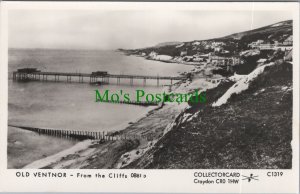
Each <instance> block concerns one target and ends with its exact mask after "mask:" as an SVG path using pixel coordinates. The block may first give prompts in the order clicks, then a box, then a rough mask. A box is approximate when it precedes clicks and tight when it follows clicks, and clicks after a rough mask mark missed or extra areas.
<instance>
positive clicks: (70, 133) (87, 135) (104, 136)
mask: <svg viewBox="0 0 300 194" xmlns="http://www.w3.org/2000/svg"><path fill="white" fill-rule="evenodd" d="M8 126H10V127H16V128H20V129H24V130H28V131H33V132H36V133H38V134H39V135H50V136H55V137H61V138H71V139H78V140H84V139H92V140H102V141H117V140H126V139H149V137H148V136H143V135H134V134H132V135H126V134H114V133H109V132H106V131H83V130H66V129H50V128H38V127H28V126H19V125H8Z"/></svg>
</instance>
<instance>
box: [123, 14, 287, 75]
mask: <svg viewBox="0 0 300 194" xmlns="http://www.w3.org/2000/svg"><path fill="white" fill-rule="evenodd" d="M292 40H293V21H292V20H287V21H282V22H278V23H275V24H272V25H268V26H265V27H262V28H258V29H254V30H250V31H245V32H239V33H235V34H231V35H228V36H224V37H220V38H214V39H209V40H194V41H190V42H182V43H179V42H171V43H162V44H158V45H156V46H153V47H147V48H141V49H132V50H122V51H123V52H125V53H127V54H129V55H139V56H143V57H145V58H146V59H149V60H158V61H163V62H169V63H170V62H172V63H184V64H190V65H203V63H210V64H213V65H214V66H215V70H216V72H215V73H218V74H221V75H224V76H230V75H233V74H234V73H238V74H248V73H250V72H251V71H252V70H254V68H255V67H256V65H257V64H258V61H259V60H260V59H262V60H265V59H267V58H269V56H275V55H281V56H280V57H278V58H282V57H283V56H284V55H286V53H285V52H286V51H287V50H290V49H291V47H292ZM276 53H277V54H276ZM217 58H219V59H217ZM221 58H223V59H224V60H221ZM228 64H229V65H230V66H231V67H230V68H228V67H227V66H228ZM229 69H230V71H228V70H229Z"/></svg>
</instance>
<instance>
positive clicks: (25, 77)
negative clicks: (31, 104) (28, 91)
mask: <svg viewBox="0 0 300 194" xmlns="http://www.w3.org/2000/svg"><path fill="white" fill-rule="evenodd" d="M62 77H63V78H62ZM60 78H62V79H60ZM84 78H89V83H91V84H93V83H100V84H109V83H110V81H109V79H110V78H113V79H116V80H117V84H121V79H129V80H130V85H133V80H134V79H140V80H143V84H144V85H146V80H156V81H157V86H159V81H160V80H170V82H171V84H172V83H173V81H180V80H185V79H187V77H185V76H175V77H172V76H149V75H124V74H108V73H107V72H99V71H98V72H92V73H65V72H42V71H39V70H37V69H35V68H23V69H18V71H14V72H13V80H14V81H21V82H22V81H23V82H25V81H55V82H58V81H66V82H72V80H73V82H79V83H83V82H85V80H84Z"/></svg>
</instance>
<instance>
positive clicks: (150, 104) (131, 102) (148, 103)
mask: <svg viewBox="0 0 300 194" xmlns="http://www.w3.org/2000/svg"><path fill="white" fill-rule="evenodd" d="M102 102H106V103H112V104H130V105H136V106H158V105H162V103H157V102H144V101H140V102H137V101H111V100H108V101H106V100H105V101H101V103H102Z"/></svg>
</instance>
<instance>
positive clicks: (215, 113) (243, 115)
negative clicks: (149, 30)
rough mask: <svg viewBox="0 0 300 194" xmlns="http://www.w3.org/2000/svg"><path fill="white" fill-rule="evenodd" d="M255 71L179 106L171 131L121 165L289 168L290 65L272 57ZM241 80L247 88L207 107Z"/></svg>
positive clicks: (290, 154)
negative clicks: (182, 108)
mask: <svg viewBox="0 0 300 194" xmlns="http://www.w3.org/2000/svg"><path fill="white" fill-rule="evenodd" d="M259 73H260V74H259V75H258V74H256V76H257V77H255V76H254V77H253V75H254V74H252V75H251V76H252V77H253V79H252V81H250V82H247V81H245V80H246V79H245V80H242V82H232V81H229V80H228V81H224V82H222V83H221V84H219V86H218V87H216V88H214V89H211V90H208V91H207V98H208V99H209V102H208V103H207V104H205V105H203V104H201V105H194V106H191V107H190V108H189V109H187V110H185V111H184V112H183V113H182V114H181V115H180V116H179V117H178V118H177V119H176V121H175V123H174V127H173V128H172V130H171V131H170V132H169V133H167V134H166V135H165V136H164V137H163V138H162V139H161V140H160V141H159V142H158V143H157V144H156V145H155V147H154V148H153V149H152V150H150V151H149V152H147V153H146V154H145V155H144V156H143V157H141V158H140V159H138V160H137V161H135V162H133V163H132V164H131V165H129V166H127V168H176V169H178V168H188V169H193V168H200V169H201V168H215V169H226V168H242V169H243V168H247V169H257V168H263V169H267V168H281V169H289V168H291V166H292V164H291V159H292V150H291V145H290V143H291V140H292V107H293V106H292V93H293V92H292V64H291V63H286V62H283V61H277V62H275V63H271V64H270V65H266V66H265V67H264V71H260V72H259ZM249 79H250V76H248V77H247V80H249ZM234 83H238V85H237V86H234V85H233V84H234ZM244 83H248V88H247V89H245V90H244V91H241V93H239V94H235V93H233V94H232V95H231V96H230V98H229V99H228V101H227V102H226V103H225V104H222V105H220V106H213V104H214V102H216V101H217V100H218V99H220V98H221V97H223V95H224V94H225V93H226V91H229V89H230V88H243V87H241V84H244Z"/></svg>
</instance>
